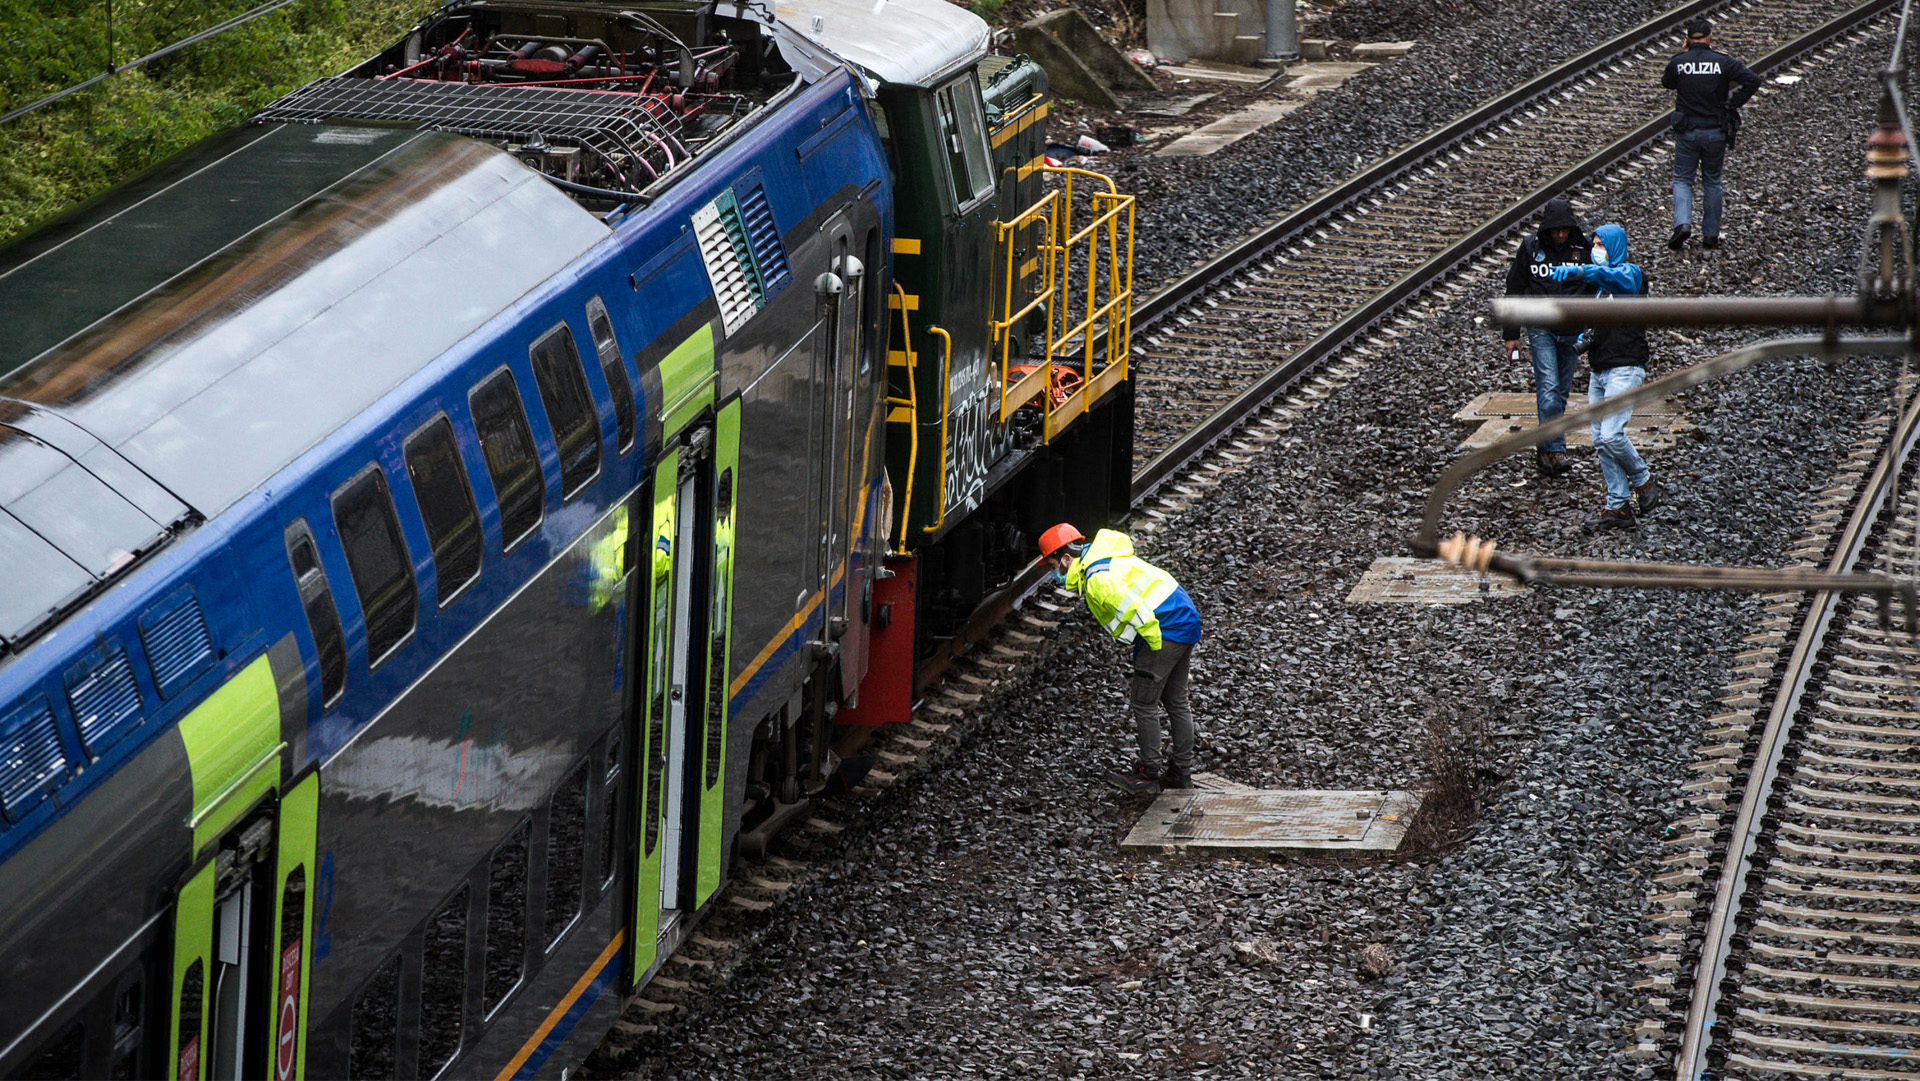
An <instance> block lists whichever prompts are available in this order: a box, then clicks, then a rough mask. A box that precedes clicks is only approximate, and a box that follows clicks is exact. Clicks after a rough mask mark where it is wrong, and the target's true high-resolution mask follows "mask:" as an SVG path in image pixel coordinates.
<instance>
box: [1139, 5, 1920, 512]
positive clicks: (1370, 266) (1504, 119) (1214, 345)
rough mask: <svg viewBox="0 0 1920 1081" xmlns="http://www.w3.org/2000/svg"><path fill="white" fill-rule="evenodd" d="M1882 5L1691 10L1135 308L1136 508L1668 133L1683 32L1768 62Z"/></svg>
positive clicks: (1618, 42)
mask: <svg viewBox="0 0 1920 1081" xmlns="http://www.w3.org/2000/svg"><path fill="white" fill-rule="evenodd" d="M1892 6H1893V5H1892V0H1868V2H1867V3H1857V2H1855V0H1745V2H1740V3H1734V4H1730V5H1718V4H1713V3H1693V4H1688V5H1685V6H1683V7H1680V8H1676V9H1674V10H1673V11H1670V12H1668V13H1666V14H1664V15H1662V16H1660V17H1659V18H1657V19H1654V20H1652V21H1649V22H1647V23H1644V24H1642V25H1641V26H1639V27H1636V28H1634V29H1633V30H1630V31H1628V32H1626V33H1625V34H1622V35H1620V36H1618V37H1616V38H1614V39H1612V40H1611V41H1609V42H1607V43H1605V44H1603V45H1601V46H1598V47H1596V48H1594V49H1592V50H1590V51H1588V52H1587V53H1585V54H1583V55H1581V56H1579V57H1576V58H1575V59H1573V60H1570V61H1568V62H1567V63H1565V64H1562V65H1560V66H1559V67H1557V68H1555V69H1553V70H1552V71H1549V72H1547V73H1545V74H1543V75H1541V76H1539V77H1538V78H1536V79H1534V80H1532V81H1530V82H1528V83H1526V84H1524V85H1522V86H1519V87H1516V88H1515V89H1514V90H1512V91H1510V92H1508V93H1507V94H1505V95H1502V96H1501V97H1499V98H1497V99H1495V100H1494V101H1492V102H1489V103H1488V104H1487V105H1485V106H1482V107H1481V108H1479V109H1477V110H1474V111H1473V112H1471V113H1468V114H1467V115H1465V116H1463V117H1461V118H1460V119H1458V120H1456V121H1454V122H1453V123H1451V124H1448V125H1447V126H1445V127H1444V128H1442V129H1440V130H1438V131H1436V132H1434V133H1433V134H1431V135H1429V136H1427V137H1425V138H1423V139H1421V140H1419V141H1417V142H1415V143H1413V144H1411V145H1409V146H1407V147H1405V148H1403V149H1401V150H1399V151H1397V152H1395V153H1394V154H1392V155H1389V156H1388V157H1386V158H1384V159H1382V160H1381V161H1379V162H1377V163H1376V164H1374V165H1373V166H1370V167H1369V168H1368V169H1366V170H1364V171H1363V172H1361V173H1359V174H1357V175H1356V176H1355V177H1353V178H1352V179H1351V180H1349V181H1347V182H1346V183H1344V184H1342V185H1340V186H1338V187H1336V188H1333V189H1331V190H1329V191H1327V192H1325V193H1323V194H1322V195H1320V196H1318V197H1316V198H1315V199H1313V200H1311V201H1309V202H1308V203H1307V204H1306V205H1304V206H1302V207H1301V208H1299V209H1298V210H1296V211H1295V212H1293V213H1292V214H1290V215H1288V216H1287V217H1286V218H1283V219H1281V220H1280V221H1278V222H1275V223H1274V224H1273V225H1271V226H1269V227H1267V228H1266V229H1264V230H1262V231H1261V232H1260V233H1259V234H1257V235H1255V236H1253V237H1251V238H1249V239H1247V240H1245V241H1243V242H1241V243H1239V244H1238V245H1236V246H1235V247H1233V248H1232V249H1231V250H1229V251H1227V252H1226V253H1224V254H1222V255H1221V256H1219V257H1217V258H1215V259H1213V260H1211V261H1210V262H1208V263H1207V264H1206V265H1204V266H1203V267H1201V268H1200V269H1199V270H1197V271H1196V272H1194V273H1193V274H1190V275H1188V276H1187V277H1186V278H1183V279H1181V280H1180V281H1178V282H1176V283H1174V284H1173V285H1171V286H1169V287H1168V288H1167V289H1165V290H1163V291H1162V292H1160V293H1159V294H1157V295H1156V296H1154V297H1153V298H1152V299H1150V300H1148V301H1147V302H1145V303H1144V304H1143V305H1141V307H1140V308H1139V309H1138V310H1137V311H1136V313H1135V316H1134V327H1135V339H1136V345H1135V360H1134V364H1135V372H1136V376H1135V378H1136V382H1137V386H1138V388H1139V390H1138V393H1139V396H1140V397H1139V402H1140V404H1139V406H1138V408H1137V412H1136V415H1137V420H1136V443H1135V450H1134V465H1135V473H1134V485H1133V488H1134V495H1135V499H1136V502H1137V501H1138V500H1139V499H1140V498H1141V497H1143V496H1145V495H1146V494H1148V493H1150V492H1152V491H1153V490H1154V489H1155V488H1157V487H1159V486H1160V485H1161V484H1162V483H1164V482H1165V481H1166V480H1167V479H1168V478H1169V477H1170V476H1172V475H1173V474H1175V473H1176V472H1178V471H1179V470H1180V469H1181V468H1182V467H1183V466H1184V465H1186V464H1187V463H1188V462H1189V461H1190V460H1191V459H1192V458H1193V457H1194V456H1195V455H1196V454H1198V453H1200V452H1202V451H1204V450H1205V449H1206V448H1207V447H1208V446H1210V445H1211V444H1213V443H1214V442H1215V441H1217V440H1218V439H1219V438H1220V437H1221V436H1222V435H1223V434H1225V433H1227V432H1230V431H1232V430H1234V429H1235V428H1236V427H1237V426H1238V425H1239V424H1240V423H1241V422H1242V421H1243V420H1244V419H1245V418H1246V417H1247V416H1248V415H1250V414H1251V413H1252V412H1253V411H1255V410H1256V409H1258V408H1259V407H1260V406H1261V405H1263V404H1264V403H1265V402H1267V401H1269V400H1271V399H1272V398H1273V397H1274V396H1275V395H1276V394H1278V393H1279V392H1280V391H1281V390H1283V389H1285V388H1286V387H1288V386H1289V385H1291V384H1292V383H1294V382H1296V381H1297V380H1299V379H1301V378H1302V377H1304V376H1306V375H1307V374H1309V373H1312V372H1313V371H1314V370H1315V369H1316V368H1317V367H1318V366H1319V365H1321V364H1323V363H1325V362H1326V361H1327V360H1329V359H1330V358H1331V357H1332V356H1333V355H1334V354H1335V353H1336V352H1337V351H1338V350H1339V349H1340V348H1341V347H1342V346H1343V345H1345V344H1347V343H1350V342H1352V341H1354V340H1356V339H1358V338H1362V337H1364V336H1366V335H1369V334H1372V333H1374V332H1375V331H1376V329H1377V327H1378V326H1379V325H1380V323H1381V321H1382V320H1384V319H1386V318H1388V317H1389V316H1391V315H1392V314H1393V313H1394V312H1395V311H1396V310H1397V309H1399V308H1400V307H1401V306H1402V305H1404V304H1405V303H1406V302H1407V301H1408V300H1409V299H1411V298H1412V297H1414V296H1415V295H1417V294H1418V293H1419V292H1420V291H1421V290H1423V289H1425V288H1426V287H1428V286H1430V285H1432V284H1433V283H1435V282H1437V281H1439V280H1440V279H1441V278H1442V277H1444V276H1445V275H1446V274H1447V273H1448V272H1449V271H1451V270H1453V269H1454V268H1456V267H1458V266H1459V265H1460V264H1462V263H1463V262H1465V261H1467V260H1469V259H1472V258H1474V257H1476V256H1477V255H1479V254H1480V253H1481V252H1482V251H1483V250H1484V249H1485V248H1486V246H1487V245H1488V244H1489V243H1492V242H1494V241H1496V240H1498V239H1499V238H1501V237H1503V236H1505V235H1506V234H1507V233H1508V231H1509V230H1511V229H1512V228H1514V226H1516V225H1518V224H1520V223H1521V222H1523V221H1524V220H1525V219H1526V218H1527V217H1528V216H1529V215H1531V214H1532V213H1533V212H1534V211H1536V210H1537V209H1538V208H1539V207H1540V206H1541V205H1544V203H1545V202H1546V200H1547V199H1548V198H1549V197H1551V196H1552V195H1554V194H1560V193H1562V192H1564V191H1565V190H1566V189H1567V188H1569V187H1570V186H1572V185H1574V184H1575V183H1578V182H1579V181H1582V180H1585V179H1587V178H1589V177H1592V176H1594V175H1596V174H1598V173H1600V172H1601V171H1603V170H1605V169H1606V168H1607V167H1609V166H1611V165H1614V164H1616V163H1618V162H1620V161H1622V160H1623V159H1625V158H1627V157H1629V156H1631V155H1633V154H1635V153H1636V152H1639V151H1641V150H1643V149H1645V148H1646V147H1647V146H1648V145H1649V144H1650V143H1651V142H1653V141H1654V140H1655V139H1657V138H1659V137H1660V136H1661V135H1662V134H1664V133H1665V132H1666V131H1667V127H1666V116H1667V112H1668V110H1669V109H1670V108H1671V92H1670V91H1667V90H1664V89H1662V88H1661V86H1660V73H1661V71H1662V70H1663V69H1664V66H1665V63H1666V58H1667V57H1668V56H1669V55H1670V54H1671V52H1672V49H1671V46H1672V45H1673V42H1674V37H1675V34H1676V33H1677V31H1678V28H1679V27H1680V25H1681V24H1682V23H1684V22H1685V21H1686V19H1688V18H1690V17H1692V16H1693V15H1695V14H1698V13H1702V12H1705V13H1707V14H1710V15H1711V16H1712V17H1713V18H1714V19H1715V20H1716V27H1715V32H1716V34H1717V35H1719V36H1720V38H1721V39H1722V40H1724V41H1726V42H1728V43H1729V44H1730V45H1731V47H1733V48H1736V49H1738V50H1739V51H1740V52H1742V53H1744V54H1746V55H1748V56H1753V57H1756V59H1754V60H1753V61H1752V62H1751V66H1752V67H1753V69H1754V70H1755V71H1757V72H1762V73H1766V72H1769V71H1772V70H1776V69H1778V68H1780V67H1782V66H1784V65H1786V64H1788V63H1790V62H1792V61H1794V60H1795V59H1797V58H1799V57H1801V56H1803V55H1805V54H1806V53H1808V52H1809V51H1810V50H1813V49H1816V48H1818V47H1820V46H1821V45H1823V44H1825V43H1828V42H1831V41H1833V40H1834V39H1836V38H1838V37H1840V36H1842V35H1844V34H1846V33H1848V32H1849V31H1851V30H1854V29H1856V28H1858V27H1859V26H1861V25H1863V24H1864V23H1866V22H1867V21H1869V20H1871V19H1873V18H1875V17H1876V16H1879V15H1881V14H1883V13H1885V12H1886V11H1888V10H1891V8H1892Z"/></svg>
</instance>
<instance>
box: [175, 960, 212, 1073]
mask: <svg viewBox="0 0 1920 1081" xmlns="http://www.w3.org/2000/svg"><path fill="white" fill-rule="evenodd" d="M203 964H204V962H202V961H201V960H200V959H199V958H197V957H196V958H194V961H193V964H190V965H188V966H187V971H186V973H185V974H184V975H182V976H181V977H180V1013H179V1015H178V1018H179V1022H180V1027H179V1033H180V1044H179V1047H180V1054H179V1059H178V1061H176V1062H175V1063H174V1064H173V1065H174V1073H173V1075H174V1076H175V1077H199V1076H200V1010H201V1002H202V1001H203V999H204V997H205V995H206V988H207V979H206V969H205V968H203V967H202V965H203Z"/></svg>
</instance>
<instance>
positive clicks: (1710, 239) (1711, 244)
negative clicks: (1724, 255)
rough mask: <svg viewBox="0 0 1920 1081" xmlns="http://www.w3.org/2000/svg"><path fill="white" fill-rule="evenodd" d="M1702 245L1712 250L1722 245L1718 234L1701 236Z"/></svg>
mask: <svg viewBox="0 0 1920 1081" xmlns="http://www.w3.org/2000/svg"><path fill="white" fill-rule="evenodd" d="M1700 246H1701V247H1703V248H1705V249H1707V250H1708V251H1712V250H1713V249H1715V248H1717V247H1719V246H1720V238H1719V237H1717V236H1703V237H1701V238H1700Z"/></svg>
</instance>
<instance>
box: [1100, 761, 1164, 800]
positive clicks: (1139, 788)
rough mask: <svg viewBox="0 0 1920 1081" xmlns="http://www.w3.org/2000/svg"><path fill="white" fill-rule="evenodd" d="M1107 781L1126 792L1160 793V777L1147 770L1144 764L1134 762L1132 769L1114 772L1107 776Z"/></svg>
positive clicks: (1155, 772)
mask: <svg viewBox="0 0 1920 1081" xmlns="http://www.w3.org/2000/svg"><path fill="white" fill-rule="evenodd" d="M1107 780H1109V781H1112V782H1113V783H1114V784H1116V785H1119V786H1120V787H1121V788H1124V789H1126V790H1127V791H1128V792H1134V793H1140V792H1158V791H1160V775H1159V773H1158V772H1157V771H1155V770H1153V769H1150V768H1148V766H1147V764H1146V763H1145V762H1135V763H1134V764H1133V768H1132V769H1126V770H1119V769H1117V770H1114V771H1113V772H1111V773H1109V774H1107Z"/></svg>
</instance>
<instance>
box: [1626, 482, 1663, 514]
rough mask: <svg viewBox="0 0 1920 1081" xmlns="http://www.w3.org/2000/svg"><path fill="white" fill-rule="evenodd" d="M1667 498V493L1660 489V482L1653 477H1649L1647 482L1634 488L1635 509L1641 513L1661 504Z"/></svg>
mask: <svg viewBox="0 0 1920 1081" xmlns="http://www.w3.org/2000/svg"><path fill="white" fill-rule="evenodd" d="M1665 498H1666V493H1665V492H1663V491H1661V490H1660V482H1659V481H1657V480H1654V479H1653V478H1652V477H1648V478H1647V482H1646V483H1645V484H1642V485H1640V486H1639V487H1637V488H1635V489H1633V502H1634V505H1635V507H1634V509H1635V510H1637V511H1639V512H1640V513H1641V514H1645V513H1647V512H1648V511H1650V510H1652V509H1653V508H1655V507H1657V506H1659V505H1660V504H1661V502H1662V501H1663V500H1664V499H1665Z"/></svg>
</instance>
